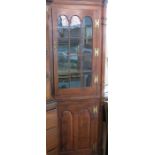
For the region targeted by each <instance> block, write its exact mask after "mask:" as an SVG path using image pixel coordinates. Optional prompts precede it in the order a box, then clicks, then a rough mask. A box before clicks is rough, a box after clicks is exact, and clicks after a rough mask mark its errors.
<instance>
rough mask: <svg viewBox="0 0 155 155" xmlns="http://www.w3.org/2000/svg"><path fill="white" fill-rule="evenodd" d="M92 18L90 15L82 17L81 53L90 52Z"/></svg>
mask: <svg viewBox="0 0 155 155" xmlns="http://www.w3.org/2000/svg"><path fill="white" fill-rule="evenodd" d="M92 26H93V24H92V20H91V18H90V17H84V19H83V35H84V39H83V49H82V51H83V53H92V48H93V40H92V36H93V35H92V34H93V28H92Z"/></svg>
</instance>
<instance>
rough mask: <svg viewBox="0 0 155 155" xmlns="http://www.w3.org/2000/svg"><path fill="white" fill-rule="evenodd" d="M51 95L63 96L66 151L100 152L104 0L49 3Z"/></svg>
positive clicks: (70, 154) (65, 154) (75, 154)
mask: <svg viewBox="0 0 155 155" xmlns="http://www.w3.org/2000/svg"><path fill="white" fill-rule="evenodd" d="M47 17H48V18H47V27H48V30H47V42H48V43H47V44H48V47H49V48H48V51H49V55H48V58H47V61H48V62H49V64H48V65H47V66H48V69H49V70H48V73H47V76H48V77H49V79H50V80H49V81H48V86H47V88H48V90H47V91H50V93H47V94H48V100H49V101H50V99H51V96H53V98H54V99H55V100H56V102H57V109H58V126H59V130H58V133H59V136H58V137H59V149H58V152H59V154H60V155H97V154H99V153H100V150H101V148H100V146H101V145H100V138H99V135H100V132H101V131H100V124H101V118H100V116H101V115H100V109H101V98H102V87H103V82H104V78H103V77H104V17H105V3H104V2H102V0H89V1H88V0H53V1H52V2H50V3H49V5H48V7H47Z"/></svg>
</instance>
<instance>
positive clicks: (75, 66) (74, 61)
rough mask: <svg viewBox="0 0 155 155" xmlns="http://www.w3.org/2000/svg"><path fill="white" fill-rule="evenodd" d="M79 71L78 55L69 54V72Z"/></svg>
mask: <svg viewBox="0 0 155 155" xmlns="http://www.w3.org/2000/svg"><path fill="white" fill-rule="evenodd" d="M77 72H80V59H79V57H78V55H70V73H71V74H72V73H77Z"/></svg>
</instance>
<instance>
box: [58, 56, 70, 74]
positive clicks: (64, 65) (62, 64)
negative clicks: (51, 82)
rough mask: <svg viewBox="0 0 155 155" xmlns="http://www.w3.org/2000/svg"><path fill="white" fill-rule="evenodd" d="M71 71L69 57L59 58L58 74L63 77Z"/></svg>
mask: <svg viewBox="0 0 155 155" xmlns="http://www.w3.org/2000/svg"><path fill="white" fill-rule="evenodd" d="M68 71H69V63H68V57H67V56H65V55H63V56H59V57H58V73H59V75H61V74H62V73H64V72H65V73H66V72H67V73H68Z"/></svg>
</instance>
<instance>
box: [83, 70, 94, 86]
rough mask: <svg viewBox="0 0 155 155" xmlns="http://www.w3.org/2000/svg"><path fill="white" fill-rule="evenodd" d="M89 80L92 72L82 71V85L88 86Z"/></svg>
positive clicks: (89, 84)
mask: <svg viewBox="0 0 155 155" xmlns="http://www.w3.org/2000/svg"><path fill="white" fill-rule="evenodd" d="M91 81H92V73H91V72H88V73H84V74H83V86H84V87H89V86H91Z"/></svg>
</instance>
